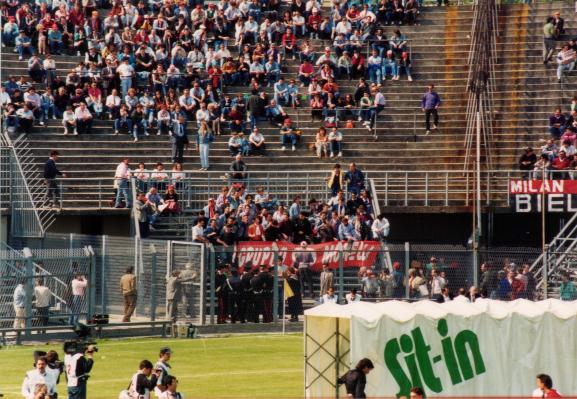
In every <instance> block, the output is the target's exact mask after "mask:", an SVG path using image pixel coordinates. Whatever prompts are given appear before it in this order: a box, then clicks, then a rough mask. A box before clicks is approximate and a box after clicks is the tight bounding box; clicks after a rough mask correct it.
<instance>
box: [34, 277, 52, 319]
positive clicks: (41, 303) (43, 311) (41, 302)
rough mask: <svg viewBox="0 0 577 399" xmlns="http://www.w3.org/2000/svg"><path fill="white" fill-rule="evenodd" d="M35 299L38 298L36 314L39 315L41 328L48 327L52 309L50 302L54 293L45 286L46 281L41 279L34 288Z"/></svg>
mask: <svg viewBox="0 0 577 399" xmlns="http://www.w3.org/2000/svg"><path fill="white" fill-rule="evenodd" d="M34 297H35V298H36V312H37V313H38V319H39V320H38V321H39V323H40V325H41V326H46V325H48V311H49V309H50V300H51V299H52V292H51V291H50V288H48V287H46V286H45V285H44V279H42V278H39V279H38V280H37V281H36V287H34Z"/></svg>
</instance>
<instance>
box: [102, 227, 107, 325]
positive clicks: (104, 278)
mask: <svg viewBox="0 0 577 399" xmlns="http://www.w3.org/2000/svg"><path fill="white" fill-rule="evenodd" d="M106 237H107V236H105V235H104V236H102V248H101V249H100V251H101V252H100V258H101V259H100V264H101V267H100V269H101V272H100V278H101V279H102V282H101V285H102V288H101V291H100V303H101V308H102V314H106V313H107V312H108V301H107V298H106V290H107V287H106V281H107V278H108V276H107V270H106V251H107V248H106V241H107V238H106Z"/></svg>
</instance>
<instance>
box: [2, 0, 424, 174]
mask: <svg viewBox="0 0 577 399" xmlns="http://www.w3.org/2000/svg"><path fill="white" fill-rule="evenodd" d="M135 3H136V4H135ZM418 13H419V3H418V2H417V1H415V0H409V1H407V2H402V3H401V2H400V1H397V0H382V1H381V2H379V3H376V4H363V5H358V4H356V3H350V2H345V1H339V0H336V1H334V3H333V6H332V7H331V9H330V10H329V11H324V10H323V9H322V8H321V5H320V3H319V2H317V1H316V0H308V1H306V2H304V1H301V0H293V1H292V2H288V3H286V4H285V3H281V2H280V1H279V0H272V1H267V2H262V1H259V0H256V1H246V0H241V1H238V2H237V1H226V0H223V1H221V2H219V3H210V4H204V2H202V1H199V0H190V1H188V2H185V1H180V2H160V1H153V0H150V1H147V2H145V1H139V2H116V1H115V2H108V1H106V0H104V1H95V0H89V1H84V2H76V1H72V2H61V1H55V2H51V3H45V2H38V3H35V4H33V5H30V4H28V3H25V2H19V1H14V2H9V3H7V4H5V5H4V6H3V8H2V15H1V16H2V22H3V23H4V25H3V30H2V39H3V40H2V45H3V46H9V47H13V49H14V50H13V51H14V52H16V53H18V56H19V59H20V60H21V61H22V60H24V57H26V61H27V65H28V75H29V76H28V78H25V77H23V76H22V77H20V78H19V79H17V78H16V77H14V76H11V77H10V78H9V79H8V81H6V82H4V85H3V86H4V87H3V89H2V94H1V100H2V105H3V107H4V112H3V116H4V123H5V128H7V129H10V130H19V131H22V132H30V130H31V128H32V126H33V125H34V124H35V123H36V124H38V125H40V126H42V125H44V124H45V123H46V120H47V119H48V118H54V119H60V120H62V126H63V131H64V134H75V135H76V134H90V133H91V132H92V130H93V121H94V120H95V119H99V118H100V119H111V120H114V132H115V134H118V133H120V132H126V133H128V134H130V135H132V136H133V137H134V141H138V140H139V137H140V136H142V135H149V134H150V133H152V132H153V131H154V132H156V134H157V135H167V134H169V135H178V131H179V129H180V127H179V126H180V125H182V122H184V128H183V129H182V130H186V124H187V123H189V128H190V126H193V128H194V129H200V128H201V127H202V126H205V128H206V129H207V130H208V131H209V132H210V133H211V134H214V135H219V134H220V133H221V131H223V130H225V129H228V130H230V131H231V132H237V133H239V134H240V133H244V134H245V135H246V136H247V137H248V136H249V135H250V134H252V133H253V132H254V128H255V126H256V122H257V121H258V120H260V119H265V118H267V119H269V120H271V122H274V123H277V124H282V123H283V121H284V119H286V118H285V115H286V114H285V113H284V111H283V110H282V106H289V107H297V106H302V105H303V104H304V103H307V102H308V105H309V106H311V108H313V111H312V112H313V115H314V116H315V117H316V116H317V114H319V116H321V117H323V118H324V119H325V120H326V121H328V122H327V123H329V124H331V123H333V124H334V123H336V121H337V120H339V119H340V120H351V121H352V120H353V119H358V120H359V121H361V120H362V121H363V123H364V125H365V126H367V127H369V125H371V126H372V125H373V124H374V119H375V118H376V114H378V112H380V111H381V110H382V107H384V98H383V97H382V94H381V95H380V96H379V93H378V85H380V84H381V81H382V80H384V79H385V78H386V77H387V76H391V78H392V79H394V80H397V79H399V76H400V73H401V72H402V71H404V72H405V73H406V75H407V77H408V79H409V80H412V78H411V61H410V55H409V53H408V50H407V40H408V39H407V38H406V37H405V36H404V35H403V34H402V33H401V31H400V30H399V28H398V25H402V24H415V23H416V22H417V16H418ZM389 24H390V25H396V26H397V28H395V30H394V32H392V34H391V35H387V34H386V33H385V31H384V29H383V28H382V27H380V26H385V25H389ZM313 39H325V40H330V41H332V42H333V46H332V47H326V48H325V49H324V51H322V50H321V51H320V53H317V51H316V50H315V48H314V46H313V43H312V42H311V40H313ZM365 43H370V48H371V55H370V56H369V55H368V54H367V59H366V60H365V56H364V55H363V54H364V53H366V48H365ZM231 49H232V50H233V51H232V53H231ZM236 53H237V55H234V54H236ZM55 54H57V55H59V54H68V55H77V56H81V57H83V58H84V59H83V60H82V61H80V62H78V64H77V65H76V66H75V67H74V68H71V69H70V70H68V71H66V75H65V76H59V74H57V73H56V71H57V68H58V65H57V61H56V60H55V59H54V58H53V55H55ZM297 56H298V58H299V60H300V61H301V63H302V65H301V66H300V67H299V68H298V72H296V73H295V74H294V75H292V74H289V70H288V69H287V67H286V63H285V61H286V60H287V59H296V57H297ZM287 75H288V76H287ZM366 77H368V78H370V81H371V85H369V84H367V83H366V82H365V81H364V79H365V78H366ZM343 78H348V79H351V78H358V79H361V81H360V83H359V88H358V89H357V90H356V92H355V94H354V95H345V94H344V93H340V91H339V87H338V84H337V83H336V81H337V79H343ZM297 82H298V83H297ZM223 86H244V87H248V88H249V89H248V90H247V89H246V88H243V89H242V91H246V93H245V94H239V95H238V96H228V95H225V94H223V92H224V90H223ZM264 86H269V87H273V90H274V94H273V95H271V96H270V98H269V96H268V95H267V94H265V90H264ZM248 93H252V95H250V96H249V95H248ZM341 94H342V95H341ZM358 108H363V109H364V110H360V109H358ZM317 111H320V112H317ZM181 116H182V117H183V118H184V119H183V120H181ZM245 121H249V122H250V123H249V124H248V125H249V126H250V127H245ZM179 122H180V123H179ZM204 122H206V125H205V124H204ZM282 138H283V139H282V141H283V146H284V145H286V144H288V145H291V147H293V148H294V146H295V144H294V138H291V137H286V136H285V135H284V134H283V136H282ZM213 140H214V138H213ZM185 141H186V140H185ZM251 144H253V143H251ZM339 152H340V151H339ZM203 169H206V167H203Z"/></svg>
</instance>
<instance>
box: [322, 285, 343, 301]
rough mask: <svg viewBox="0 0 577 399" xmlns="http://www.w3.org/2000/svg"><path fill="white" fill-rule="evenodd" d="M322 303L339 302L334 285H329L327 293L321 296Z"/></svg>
mask: <svg viewBox="0 0 577 399" xmlns="http://www.w3.org/2000/svg"><path fill="white" fill-rule="evenodd" d="M320 302H321V304H325V303H336V304H338V303H339V297H338V295H335V289H334V288H333V287H329V288H328V289H327V293H326V294H324V295H323V296H321V301H320Z"/></svg>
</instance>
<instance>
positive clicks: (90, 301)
mask: <svg viewBox="0 0 577 399" xmlns="http://www.w3.org/2000/svg"><path fill="white" fill-rule="evenodd" d="M13 246H14V247H15V248H18V250H14V249H8V247H6V248H5V249H4V250H3V251H2V252H1V255H2V256H1V261H0V265H1V268H0V273H1V274H2V277H3V278H2V279H1V284H0V285H1V293H2V296H3V298H4V299H5V300H3V301H2V306H1V307H0V327H3V328H13V326H14V317H15V310H14V307H13V304H12V299H13V295H14V291H15V289H16V285H17V278H20V280H21V281H23V282H24V287H25V290H26V293H27V295H26V313H25V326H26V327H38V326H39V325H40V322H41V319H40V318H41V314H40V313H41V312H39V311H38V309H37V306H36V298H35V296H34V295H33V292H34V284H35V282H36V281H37V280H38V279H40V278H41V279H43V280H44V282H45V285H46V286H47V287H48V288H49V289H50V290H51V292H52V298H51V300H50V307H49V314H48V325H50V326H55V325H56V326H57V325H67V324H68V323H69V322H70V317H71V316H73V315H78V317H79V320H80V321H82V322H84V321H86V320H90V319H91V318H92V317H93V316H94V315H98V314H106V315H109V318H110V322H111V323H115V322H120V320H121V319H122V317H123V309H124V298H123V296H122V293H121V291H120V288H119V280H120V277H121V276H122V275H123V274H124V273H125V270H126V268H127V267H129V266H132V267H134V270H135V275H136V279H137V288H138V298H137V305H136V310H135V313H134V316H133V318H132V320H133V321H135V322H140V321H147V320H149V321H155V320H166V319H167V318H168V317H167V305H168V299H167V292H166V282H167V278H168V277H169V276H170V275H171V274H172V273H173V272H175V271H179V272H180V273H181V276H182V277H185V276H188V277H187V278H186V279H185V280H186V281H184V280H183V281H182V284H181V286H180V292H179V296H178V299H176V302H175V303H176V305H177V306H176V308H177V313H176V315H175V319H176V320H177V321H182V322H185V323H193V324H205V323H206V324H215V323H218V322H219V321H220V322H223V321H225V322H226V321H232V318H233V315H235V319H238V320H239V321H242V319H243V317H239V312H240V311H241V309H239V307H240V306H243V308H242V309H244V310H243V311H244V312H245V313H244V316H245V317H244V319H248V320H253V321H256V318H255V314H254V312H257V311H259V310H262V309H259V306H260V305H261V304H262V301H261V300H263V299H266V300H267V303H269V304H270V305H271V306H270V310H269V312H270V313H272V315H270V314H269V315H268V316H271V317H272V321H273V322H276V321H278V320H282V317H283V314H286V313H287V308H285V305H286V302H285V299H288V298H287V294H288V291H286V290H285V278H286V277H287V271H288V269H289V268H292V267H294V268H295V269H296V270H298V269H299V266H301V265H300V263H302V257H301V256H302V254H303V249H302V248H301V247H300V246H299V245H296V244H292V243H287V242H277V243H270V242H241V243H239V244H237V245H236V246H235V247H229V248H224V247H222V246H212V245H207V246H205V245H202V244H198V243H191V242H179V241H163V240H148V239H138V238H129V237H111V236H88V235H78V234H48V235H47V236H46V237H45V238H44V239H27V240H21V241H18V242H15V243H13ZM25 247H28V248H30V251H29V252H28V251H26V250H22V248H25ZM306 252H307V254H308V255H310V259H308V260H305V262H306V263H310V264H309V265H308V266H309V267H310V271H311V273H310V281H309V280H308V275H307V276H306V277H307V278H303V279H302V280H303V283H306V284H304V285H305V287H304V289H303V290H302V291H303V293H304V294H306V297H305V298H304V299H303V306H304V308H310V307H312V306H316V305H317V304H319V303H321V302H322V300H321V297H322V296H321V292H320V289H321V284H320V282H321V272H322V269H323V263H327V264H328V268H329V269H331V272H332V278H331V279H332V283H331V284H330V285H332V286H333V288H334V290H335V294H336V296H337V297H338V299H339V303H345V298H346V295H347V294H348V293H350V291H351V289H353V288H355V289H357V291H358V292H359V293H361V294H363V298H362V300H363V301H373V302H380V301H387V300H390V299H401V300H408V301H415V300H422V299H431V298H432V299H438V295H437V294H438V289H439V288H440V287H441V286H446V287H447V288H448V289H449V291H450V292H451V293H453V294H457V293H458V290H459V289H460V288H464V289H465V290H466V291H468V290H469V288H470V287H471V286H475V287H477V288H478V294H479V295H480V294H483V295H486V296H488V297H492V298H499V299H503V300H509V299H515V298H527V299H534V300H536V299H543V298H550V297H551V298H559V297H562V298H563V296H562V294H563V295H565V298H563V299H572V298H573V297H572V296H571V295H572V294H571V293H570V287H569V288H567V284H566V283H564V282H563V278H564V276H565V275H567V273H568V272H569V277H572V276H571V274H570V272H571V266H572V265H573V264H574V261H575V259H576V258H577V256H574V254H572V252H570V253H567V252H554V251H550V252H548V253H547V255H546V256H547V258H548V262H547V264H551V265H556V267H554V268H551V269H552V270H548V268H547V267H545V268H544V267H542V266H541V263H539V262H535V261H536V260H537V259H538V258H540V255H541V254H542V253H541V251H540V250H538V249H535V248H491V249H479V250H478V251H474V250H473V249H471V248H469V247H466V246H453V245H429V244H411V243H404V244H397V243H384V242H376V241H355V242H351V243H347V242H338V241H335V242H331V243H324V244H310V245H308V247H307V250H306ZM552 262H553V263H552ZM227 264H230V265H231V266H232V267H231V270H235V269H236V270H238V271H239V275H240V276H239V277H240V278H242V277H243V273H249V272H250V271H251V270H258V268H259V266H261V265H265V266H267V268H268V269H269V273H270V276H271V277H272V279H269V280H268V283H267V284H268V286H267V289H268V290H269V291H268V292H266V293H265V295H264V296H263V297H262V298H260V297H259V298H257V297H256V296H254V292H247V293H246V294H247V296H245V294H244V292H241V293H239V292H235V290H232V292H231V289H230V288H229V287H227V285H228V283H227V282H226V278H227V277H230V273H229V272H228V270H226V269H225V268H224V267H225V266H226V265H227ZM475 265H478V267H476V266H475ZM481 265H486V266H487V267H488V269H489V272H488V273H487V272H486V271H485V268H484V266H483V268H481ZM525 266H526V267H527V268H528V272H529V273H525V274H526V276H525V277H523V278H522V280H524V281H526V282H525V286H524V287H523V289H520V290H518V292H516V293H515V294H514V295H512V294H511V291H510V289H509V290H507V284H506V283H504V282H503V287H500V285H501V283H502V280H503V279H504V278H506V277H507V275H506V274H507V271H508V270H514V271H522V270H523V269H524V268H525ZM433 269H435V271H436V274H437V275H438V276H440V277H442V278H443V279H444V280H441V281H440V282H439V284H440V285H439V284H436V283H435V284H432V281H433V276H432V270H433ZM16 271H18V273H17V272H16ZM369 271H370V272H371V273H370V274H369ZM76 274H81V275H84V276H86V280H87V282H88V283H87V287H86V292H85V294H84V298H83V300H82V301H80V302H78V301H76V303H77V306H78V307H77V308H75V309H74V311H72V299H71V281H72V280H73V279H74V277H75V275H76ZM223 274H226V276H223ZM301 274H303V275H304V273H301ZM223 277H224V278H223ZM250 277H252V276H250ZM246 278H248V277H246ZM520 278H521V277H520ZM230 281H231V280H229V282H230ZM248 282H249V284H250V278H249V279H248ZM544 282H547V283H546V284H545V283H544ZM255 283H256V282H255ZM270 284H272V287H270ZM311 285H312V287H311ZM323 286H324V285H323ZM421 286H424V287H422V288H421ZM311 288H312V289H311ZM518 288H519V287H518V285H517V289H518ZM253 289H254V287H253ZM257 289H258V288H257ZM311 291H312V293H311ZM323 293H324V292H323ZM264 297H266V298H264ZM573 299H575V298H573ZM243 301H245V302H243ZM246 301H248V304H249V305H250V309H252V310H249V311H250V312H253V313H252V314H251V313H247V312H249V311H247V310H246V308H245V307H244V306H245V305H246V304H247V302H246ZM255 307H256V308H255ZM261 314H262V312H261ZM17 327H23V326H20V325H18V326H17Z"/></svg>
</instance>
